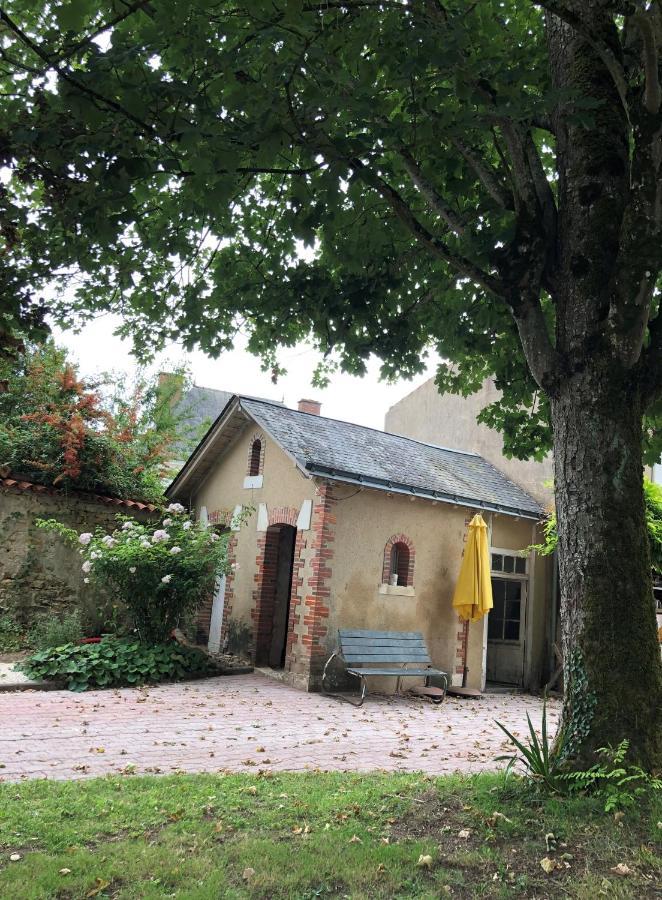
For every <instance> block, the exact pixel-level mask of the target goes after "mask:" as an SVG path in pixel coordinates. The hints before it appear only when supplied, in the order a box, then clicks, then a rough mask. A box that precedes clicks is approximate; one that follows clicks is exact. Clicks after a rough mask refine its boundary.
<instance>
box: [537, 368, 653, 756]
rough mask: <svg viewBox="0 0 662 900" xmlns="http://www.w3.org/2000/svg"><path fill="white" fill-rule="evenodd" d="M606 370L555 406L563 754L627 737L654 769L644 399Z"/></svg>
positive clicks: (570, 389)
mask: <svg viewBox="0 0 662 900" xmlns="http://www.w3.org/2000/svg"><path fill="white" fill-rule="evenodd" d="M628 375H629V373H625V377H623V373H622V372H621V373H619V372H618V371H613V370H612V371H611V372H609V371H604V370H603V369H601V367H600V366H595V367H591V368H590V370H589V371H587V372H584V373H582V374H581V375H580V376H577V377H575V378H573V379H572V380H571V381H570V382H569V383H568V384H567V386H566V389H564V390H563V391H562V392H561V393H560V394H559V395H558V396H557V397H556V398H555V399H554V400H553V402H552V417H553V425H554V454H555V456H554V461H555V484H556V507H557V516H558V532H559V567H560V584H561V610H562V612H561V617H562V635H563V658H564V675H565V685H566V696H565V703H564V711H563V726H562V727H563V728H564V730H565V737H566V739H567V748H568V753H569V755H570V756H571V757H574V758H575V759H576V761H577V763H578V764H580V765H591V764H592V763H593V762H594V761H595V759H594V757H593V756H592V754H593V752H594V751H595V750H596V749H597V748H599V747H603V746H605V745H607V744H611V745H612V746H615V745H617V744H618V743H619V742H620V741H621V740H623V739H624V738H627V739H628V740H629V741H630V748H631V750H630V753H631V758H632V759H636V760H638V761H640V762H641V763H643V764H644V765H646V766H647V767H650V768H654V767H655V766H657V765H659V764H660V761H661V756H660V753H661V751H662V704H661V698H662V666H661V665H660V650H659V646H658V643H657V640H656V634H655V609H654V602H653V594H652V584H651V570H650V558H649V548H648V540H647V534H646V526H645V519H644V498H643V489H642V480H643V479H642V475H643V472H642V463H641V433H642V428H641V420H642V409H641V401H640V398H639V397H637V394H636V391H633V390H632V389H631V387H630V385H629V382H630V378H629V377H628Z"/></svg>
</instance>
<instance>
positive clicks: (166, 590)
mask: <svg viewBox="0 0 662 900" xmlns="http://www.w3.org/2000/svg"><path fill="white" fill-rule="evenodd" d="M117 519H118V523H119V525H118V527H117V528H116V529H115V530H114V531H113V532H112V534H107V533H106V532H105V531H104V529H103V528H101V527H98V528H97V529H96V530H95V532H94V534H92V533H91V532H83V533H82V534H80V535H79V534H78V532H76V531H74V530H73V529H71V528H68V527H67V526H65V525H62V524H61V523H60V522H57V521H55V520H53V519H49V520H43V519H42V520H37V525H38V526H39V527H40V528H46V529H49V530H51V531H54V532H56V533H58V534H60V535H61V536H62V537H64V538H65V540H68V541H69V542H70V543H72V544H74V545H75V546H77V547H78V548H79V550H80V554H81V557H82V571H83V574H84V576H85V577H84V580H85V582H86V583H90V585H91V589H93V586H94V583H95V582H96V583H99V584H103V585H104V586H105V587H107V588H110V590H111V591H112V592H114V594H115V595H116V597H117V599H118V600H120V601H122V602H123V603H124V604H125V606H126V608H127V610H128V612H129V616H130V618H131V620H132V623H133V626H134V627H135V628H136V630H137V632H138V634H139V635H140V637H141V639H142V640H144V641H150V642H159V641H163V640H166V639H167V638H168V637H169V635H170V634H171V632H172V630H173V629H174V628H178V627H180V626H182V625H185V624H186V620H187V617H189V616H190V615H191V614H192V613H193V612H194V610H195V609H196V607H197V606H198V604H199V603H200V601H201V600H202V599H203V598H204V597H205V596H206V595H208V594H209V593H210V592H211V591H212V589H213V585H214V579H215V578H216V577H217V575H218V574H220V573H223V572H227V571H228V562H227V540H228V537H227V534H225V535H221V536H219V535H218V534H217V533H216V532H215V531H214V530H213V529H208V528H205V527H203V526H202V525H200V524H199V523H196V522H193V521H192V520H191V519H190V517H189V516H188V515H187V514H186V512H185V510H184V507H183V506H182V505H181V504H179V503H172V504H170V506H169V507H168V508H167V509H166V512H165V515H164V517H163V519H162V520H161V521H158V522H150V523H146V524H142V523H140V522H136V521H135V520H134V519H131V518H129V517H127V516H121V515H120V516H117Z"/></svg>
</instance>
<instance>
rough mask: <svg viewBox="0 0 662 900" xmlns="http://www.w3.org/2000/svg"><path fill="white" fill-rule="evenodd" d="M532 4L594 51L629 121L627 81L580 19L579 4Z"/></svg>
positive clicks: (537, 0)
mask: <svg viewBox="0 0 662 900" xmlns="http://www.w3.org/2000/svg"><path fill="white" fill-rule="evenodd" d="M532 2H533V4H534V6H540V7H542V8H543V9H546V10H547V11H548V12H550V13H552V15H554V16H556V17H557V18H558V19H561V21H562V22H565V23H566V25H570V27H571V28H572V29H573V30H574V31H576V32H577V34H579V35H581V37H582V38H583V39H584V40H585V41H586V43H587V44H588V45H589V46H590V47H592V48H593V50H595V52H596V53H597V54H598V55H599V57H600V59H601V60H602V62H603V63H604V65H605V68H606V69H607V71H608V72H609V74H610V75H611V78H612V81H613V82H614V85H615V86H616V90H617V91H618V96H619V97H620V100H621V103H622V104H623V109H624V110H625V115H626V116H627V118H628V120H629V118H630V112H629V108H628V102H627V79H626V77H625V72H624V71H623V66H622V65H621V63H620V62H619V61H618V59H617V58H616V56H615V54H614V52H613V50H612V49H611V48H610V47H608V46H607V45H606V44H604V43H603V42H602V41H598V40H596V39H595V38H594V37H593V35H592V34H591V32H590V30H589V28H588V27H587V26H586V23H585V22H584V20H583V18H582V12H583V9H582V6H581V4H579V5H575V8H574V9H573V8H570V6H569V5H568V4H566V3H564V2H563V0H532Z"/></svg>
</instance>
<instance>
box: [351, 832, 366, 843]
mask: <svg viewBox="0 0 662 900" xmlns="http://www.w3.org/2000/svg"><path fill="white" fill-rule="evenodd" d="M348 843H350V844H362V843H363V841H362V840H361V838H360V837H359V836H358V834H353V835H352V836H351V838H350V839H349V841H348Z"/></svg>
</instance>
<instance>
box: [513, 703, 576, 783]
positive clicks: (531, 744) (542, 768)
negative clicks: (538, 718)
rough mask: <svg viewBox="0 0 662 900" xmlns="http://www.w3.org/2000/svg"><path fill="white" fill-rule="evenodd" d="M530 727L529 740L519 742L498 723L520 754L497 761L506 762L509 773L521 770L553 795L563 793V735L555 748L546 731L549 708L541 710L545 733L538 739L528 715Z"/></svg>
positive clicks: (543, 731) (545, 705) (545, 707)
mask: <svg viewBox="0 0 662 900" xmlns="http://www.w3.org/2000/svg"><path fill="white" fill-rule="evenodd" d="M526 720H527V722H528V723H529V739H528V741H526V743H525V742H524V741H520V740H518V738H516V737H515V735H514V734H513V733H512V732H511V731H508V729H507V728H506V727H505V725H502V724H501V722H496V724H497V725H498V726H499V728H500V729H501V731H503V733H504V734H505V735H506V737H507V738H508V740H509V741H510V743H511V744H512V745H513V746H514V747H515V748H516V749H517V750H518V751H519V752H518V753H513V754H509V755H507V756H498V757H497V761H502V760H507V761H508V766H507V768H506V772H509V771H510V770H511V769H512V768H513V767H514V766H517V765H519V766H521V767H522V768H523V769H524V771H525V772H526V774H527V775H528V777H529V778H531V779H533V780H534V781H538V782H541V783H542V784H543V785H544V786H545V787H546V788H547V790H549V791H551V792H552V793H561V792H562V791H563V790H564V788H565V783H564V782H563V772H562V770H561V760H562V759H563V734H561V735H560V737H559V739H558V741H557V744H556V746H553V744H552V741H551V739H550V736H549V733H548V731H547V704H546V703H545V704H544V706H543V709H542V733H541V737H540V738H538V735H537V734H536V730H535V728H534V727H533V724H532V722H531V718H530V716H529V714H528V713H527V714H526Z"/></svg>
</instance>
